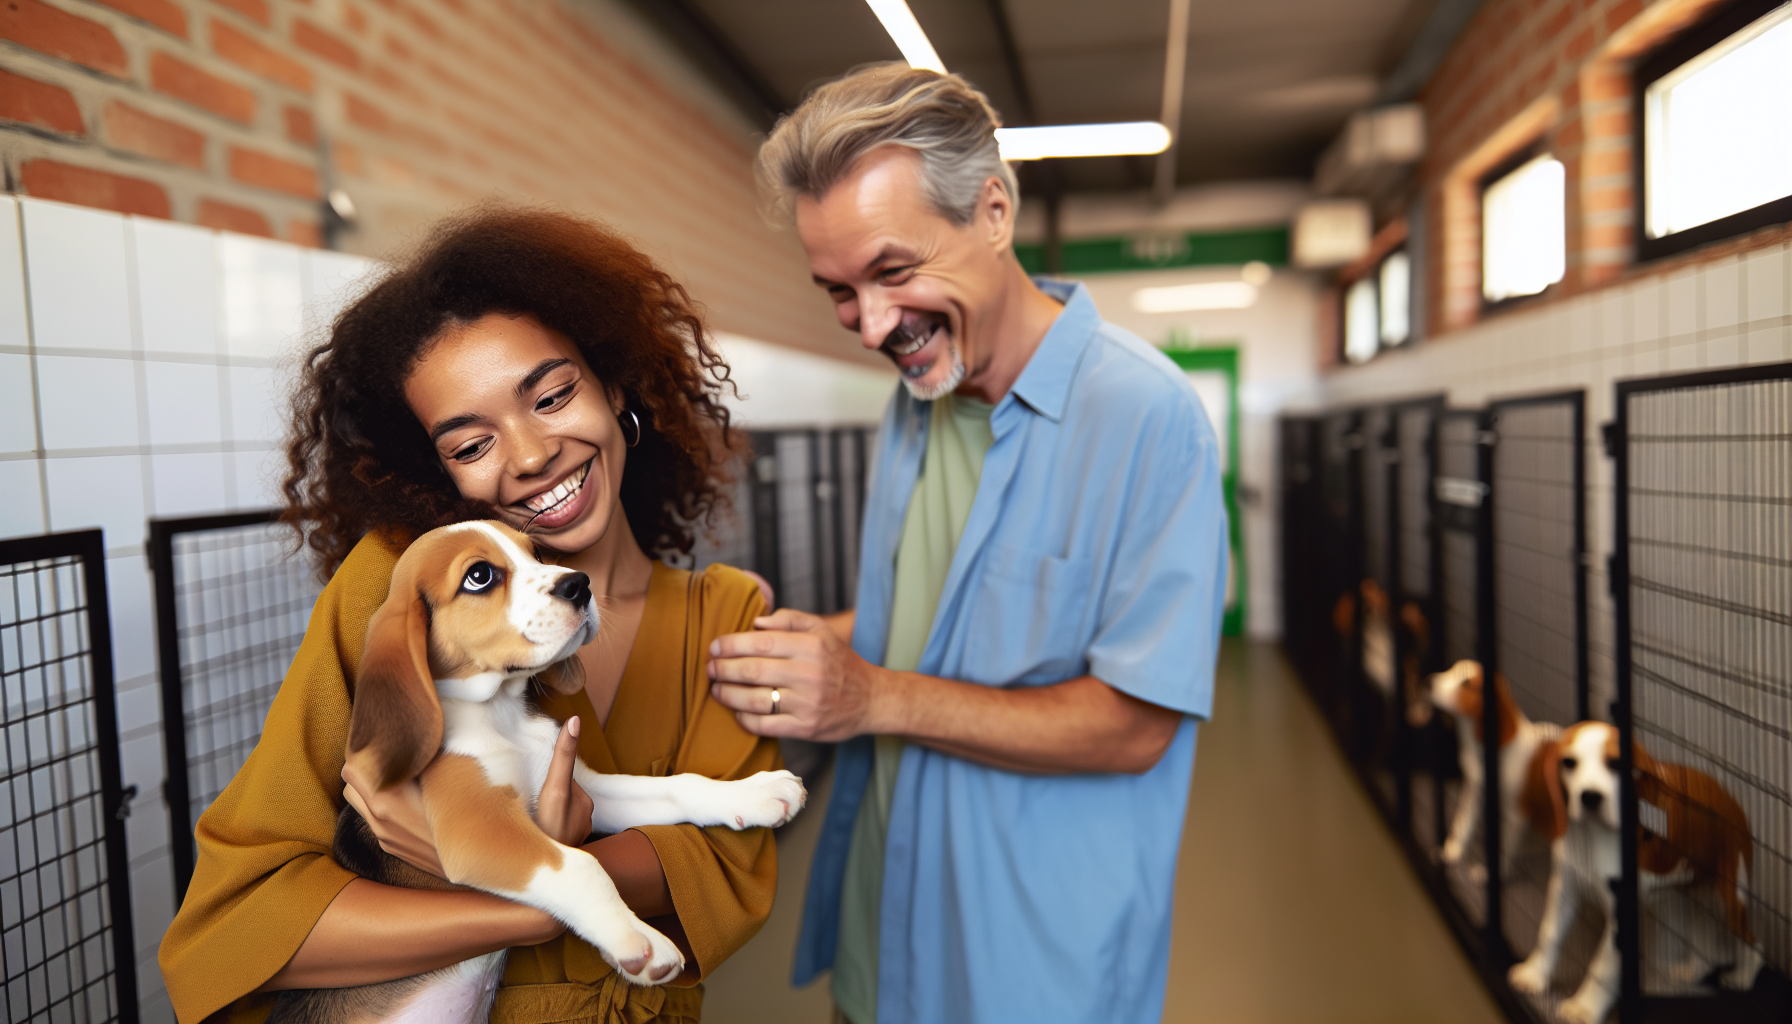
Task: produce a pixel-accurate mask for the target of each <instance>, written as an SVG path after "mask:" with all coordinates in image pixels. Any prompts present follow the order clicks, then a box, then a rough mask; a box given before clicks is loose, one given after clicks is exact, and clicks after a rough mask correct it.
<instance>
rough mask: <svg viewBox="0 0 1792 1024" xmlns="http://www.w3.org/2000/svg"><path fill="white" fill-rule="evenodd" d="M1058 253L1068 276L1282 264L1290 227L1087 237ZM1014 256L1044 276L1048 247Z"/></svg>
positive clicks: (1019, 248)
mask: <svg viewBox="0 0 1792 1024" xmlns="http://www.w3.org/2000/svg"><path fill="white" fill-rule="evenodd" d="M1060 249H1061V250H1062V252H1063V257H1064V260H1063V262H1064V265H1063V266H1062V267H1061V268H1059V272H1060V273H1064V274H1102V273H1113V272H1116V271H1123V270H1167V269H1171V268H1174V267H1212V266H1237V265H1239V264H1241V263H1250V262H1251V261H1253V260H1257V261H1260V262H1263V263H1268V264H1271V265H1272V266H1279V265H1283V264H1286V263H1287V262H1288V229H1287V228H1286V227H1274V228H1252V229H1249V230H1245V231H1212V232H1205V233H1193V232H1190V233H1185V234H1169V235H1137V236H1130V237H1115V238H1083V239H1077V240H1076V241H1072V242H1064V243H1062V244H1061V246H1060ZM1014 255H1015V256H1016V257H1018V258H1019V259H1020V265H1021V266H1022V267H1025V268H1026V270H1027V273H1029V274H1043V273H1045V272H1046V271H1045V246H1043V245H1016V246H1015V247H1014Z"/></svg>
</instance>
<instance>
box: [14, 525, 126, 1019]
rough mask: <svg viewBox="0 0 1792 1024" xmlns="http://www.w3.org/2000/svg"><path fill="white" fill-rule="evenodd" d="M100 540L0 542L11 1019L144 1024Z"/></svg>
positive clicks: (71, 536)
mask: <svg viewBox="0 0 1792 1024" xmlns="http://www.w3.org/2000/svg"><path fill="white" fill-rule="evenodd" d="M112 686H113V678H112V640H111V628H110V625H109V619H108V616H107V607H106V558H105V548H104V544H103V542H102V540H101V536H100V531H98V530H88V531H84V532H80V533H62V534H50V535H47V536H41V537H27V538H21V539H17V540H6V541H0V731H3V734H4V752H5V784H6V792H5V806H4V809H3V810H0V817H4V818H5V820H4V821H3V822H0V992H3V994H4V1001H5V1008H6V1015H7V1019H8V1020H9V1021H18V1022H21V1024H23V1022H32V1024H36V1022H40V1021H41V1022H46V1024H47V1022H51V1021H55V1022H61V1021H81V1022H87V1021H94V1022H98V1021H121V1022H127V1024H129V1022H134V1021H136V1020H137V974H136V956H135V951H134V950H133V948H132V946H133V943H134V939H133V937H132V932H131V899H130V890H129V885H130V861H129V858H128V856H127V854H126V851H125V836H124V826H123V823H122V819H123V817H124V815H125V814H126V812H127V810H128V808H127V804H126V799H127V797H126V794H125V793H124V790H123V788H122V786H121V784H120V778H119V764H118V720H117V711H116V707H115V705H114V695H113V690H112Z"/></svg>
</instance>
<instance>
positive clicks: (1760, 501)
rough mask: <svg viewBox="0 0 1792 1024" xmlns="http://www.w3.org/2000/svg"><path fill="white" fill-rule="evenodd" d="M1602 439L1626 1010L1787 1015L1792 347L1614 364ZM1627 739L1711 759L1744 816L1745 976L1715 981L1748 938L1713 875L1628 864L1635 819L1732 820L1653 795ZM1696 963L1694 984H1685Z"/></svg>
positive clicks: (1671, 1016)
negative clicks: (1656, 365)
mask: <svg viewBox="0 0 1792 1024" xmlns="http://www.w3.org/2000/svg"><path fill="white" fill-rule="evenodd" d="M1607 441H1608V454H1609V455H1610V456H1611V457H1612V459H1613V461H1614V493H1613V513H1614V518H1613V538H1614V546H1613V552H1612V560H1611V580H1612V595H1613V599H1614V619H1615V622H1614V625H1615V637H1614V639H1615V648H1616V649H1615V652H1614V653H1615V658H1616V665H1615V668H1616V680H1615V682H1616V690H1617V700H1616V703H1615V704H1614V705H1613V712H1614V717H1615V719H1616V724H1617V725H1618V728H1619V730H1620V736H1621V740H1620V761H1621V765H1620V769H1621V770H1620V779H1621V781H1622V783H1623V784H1624V786H1625V788H1624V791H1623V793H1622V800H1621V804H1620V807H1621V812H1622V829H1621V833H1620V834H1621V838H1622V842H1623V857H1622V866H1623V877H1622V879H1621V881H1620V884H1619V888H1618V930H1617V934H1618V945H1619V950H1620V956H1621V962H1622V965H1623V969H1622V975H1621V976H1622V989H1621V993H1620V1002H1619V1014H1620V1016H1621V1017H1622V1019H1623V1020H1624V1021H1625V1022H1626V1024H1632V1022H1640V1021H1656V1020H1676V1019H1706V1020H1725V1021H1733V1022H1738V1024H1741V1022H1744V1021H1754V1020H1762V1021H1766V1020H1773V1021H1785V1020H1788V1019H1792V996H1789V994H1788V993H1789V991H1792V984H1789V983H1788V981H1787V974H1788V973H1789V972H1792V859H1789V858H1792V794H1789V793H1788V787H1789V786H1792V557H1789V553H1792V364H1781V365H1776V366H1764V367H1749V368H1742V369H1736V370H1725V371H1717V372H1710V373H1700V374H1692V375H1682V376H1671V377H1661V378H1655V379H1649V380H1634V381H1621V382H1619V383H1618V385H1617V386H1616V401H1615V418H1614V422H1613V424H1612V425H1611V427H1610V433H1609V434H1608V436H1607ZM1633 742H1634V743H1636V744H1638V745H1640V748H1641V749H1642V750H1643V751H1644V752H1646V753H1647V754H1648V755H1650V756H1651V757H1652V758H1654V759H1655V760H1656V761H1659V762H1663V763H1667V764H1673V765H1681V766H1685V767H1688V768H1692V769H1696V770H1697V771H1699V772H1702V773H1704V774H1705V775H1706V776H1707V777H1709V778H1710V779H1712V780H1714V781H1715V782H1716V784H1717V785H1718V786H1719V787H1721V790H1722V792H1723V793H1727V794H1728V797H1729V798H1730V799H1731V800H1733V801H1734V802H1735V804H1736V806H1737V807H1739V808H1740V810H1741V811H1742V812H1743V813H1744V814H1745V815H1746V818H1747V821H1746V825H1747V836H1748V837H1747V840H1746V843H1747V845H1748V847H1750V848H1751V850H1752V863H1748V864H1746V865H1745V866H1746V871H1744V872H1739V874H1738V878H1737V882H1736V886H1737V891H1738V893H1739V897H1740V906H1741V907H1743V908H1744V909H1745V911H1746V925H1747V930H1748V931H1750V932H1752V934H1753V938H1754V943H1753V944H1754V947H1755V949H1756V950H1758V952H1759V954H1760V955H1761V956H1762V957H1763V958H1764V960H1765V965H1766V966H1765V967H1764V968H1763V969H1762V971H1761V972H1760V974H1759V975H1758V976H1757V978H1756V979H1755V981H1754V984H1753V986H1752V987H1751V988H1750V989H1749V990H1748V991H1746V992H1733V991H1724V990H1723V988H1722V980H1723V978H1722V976H1723V974H1724V972H1725V971H1726V962H1725V961H1724V960H1723V959H1722V956H1721V955H1720V954H1722V953H1724V952H1725V951H1726V947H1728V948H1727V953H1728V954H1729V956H1730V958H1731V960H1730V962H1735V961H1736V960H1740V959H1741V958H1742V956H1743V955H1744V954H1743V953H1742V951H1741V950H1739V949H1738V948H1737V947H1735V946H1734V945H1733V944H1731V940H1730V939H1729V936H1731V935H1733V934H1735V932H1734V931H1733V930H1732V928H1731V924H1732V923H1733V922H1732V920H1731V918H1729V917H1728V916H1727V915H1726V914H1725V913H1724V911H1723V907H1722V904H1721V902H1713V899H1712V897H1713V893H1712V891H1711V890H1713V889H1715V888H1717V887H1716V886H1712V887H1705V886H1702V885H1699V884H1697V881H1699V880H1695V884H1694V885H1692V886H1660V887H1654V886H1652V887H1651V889H1652V890H1653V892H1652V893H1650V894H1645V893H1644V891H1643V885H1642V881H1643V880H1642V872H1641V865H1640V863H1639V857H1640V854H1641V849H1640V847H1641V845H1642V842H1643V838H1644V833H1645V832H1647V833H1650V834H1654V835H1660V834H1662V833H1663V832H1666V831H1672V830H1673V828H1674V822H1675V821H1676V820H1679V821H1681V822H1684V824H1683V825H1681V827H1682V828H1685V829H1698V830H1700V832H1701V833H1702V834H1704V835H1707V836H1710V835H1713V834H1716V833H1719V832H1721V831H1723V830H1724V829H1725V825H1724V823H1725V822H1726V820H1728V821H1729V822H1730V825H1729V827H1730V828H1731V829H1734V828H1735V827H1736V824H1735V822H1734V820H1733V819H1726V818H1724V817H1723V816H1722V815H1721V813H1720V812H1719V811H1718V810H1717V809H1718V808H1719V807H1720V805H1721V804H1722V802H1723V801H1722V798H1721V797H1719V796H1717V795H1715V794H1712V793H1709V792H1699V791H1698V789H1697V787H1695V786H1692V785H1685V786H1682V787H1680V788H1678V789H1674V788H1664V789H1663V790H1662V791H1661V792H1659V793H1656V792H1652V793H1651V797H1652V799H1653V801H1654V802H1649V801H1646V800H1645V799H1644V798H1643V796H1642V793H1641V786H1640V785H1639V784H1638V782H1637V776H1636V774H1635V770H1636V768H1637V759H1636V758H1635V756H1634V751H1633V746H1632V743H1633ZM1675 804H1678V806H1674V805H1675ZM1730 835H1731V836H1732V838H1734V837H1735V836H1736V835H1737V833H1736V832H1735V831H1731V832H1730ZM1672 839H1673V837H1671V836H1670V841H1672ZM1718 884H1719V885H1722V884H1723V883H1722V880H1720V881H1719V883H1718ZM1645 895H1647V897H1648V898H1646V899H1645ZM1717 895H1719V896H1721V894H1717ZM1712 975H1716V976H1718V979H1719V982H1720V984H1719V986H1718V990H1717V991H1716V993H1715V994H1713V993H1712V992H1710V991H1709V986H1710V976H1712ZM1689 977H1690V978H1694V979H1697V980H1698V981H1699V982H1700V984H1701V985H1702V986H1703V987H1705V988H1706V989H1707V991H1705V992H1702V993H1691V994H1689V993H1686V992H1684V991H1683V989H1684V988H1685V982H1686V979H1687V978H1689Z"/></svg>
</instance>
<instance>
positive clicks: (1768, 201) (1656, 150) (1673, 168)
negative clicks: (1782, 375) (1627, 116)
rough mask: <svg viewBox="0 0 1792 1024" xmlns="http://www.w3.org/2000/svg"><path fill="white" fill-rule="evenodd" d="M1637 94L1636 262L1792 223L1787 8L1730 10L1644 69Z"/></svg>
mask: <svg viewBox="0 0 1792 1024" xmlns="http://www.w3.org/2000/svg"><path fill="white" fill-rule="evenodd" d="M1635 96H1636V105H1637V109H1636V117H1635V119H1634V123H1635V127H1634V128H1633V131H1634V133H1635V137H1634V141H1633V145H1634V147H1635V153H1636V155H1637V160H1636V164H1637V174H1638V177H1639V178H1640V180H1641V183H1642V187H1641V188H1639V189H1637V190H1636V203H1637V206H1636V224H1637V258H1638V259H1639V260H1649V259H1654V258H1656V257H1659V256H1665V255H1668V254H1670V253H1674V252H1679V251H1681V250H1683V249H1688V248H1691V247H1692V246H1696V245H1703V244H1705V243H1706V242H1712V241H1716V240H1718V239H1720V238H1728V237H1730V236H1733V235H1739V234H1743V233H1746V232H1749V231H1753V230H1756V229H1757V228H1761V227H1766V226H1768V225H1771V224H1780V223H1784V222H1786V221H1789V220H1792V104H1789V103H1788V102H1787V100H1788V99H1789V98H1792V3H1787V2H1786V0H1741V2H1738V3H1733V4H1730V5H1728V6H1726V7H1724V8H1723V9H1722V10H1720V11H1719V12H1718V13H1716V14H1715V15H1713V16H1712V17H1711V18H1709V19H1707V20H1706V21H1704V22H1702V23H1700V24H1699V25H1697V26H1695V27H1694V28H1692V29H1691V30H1690V31H1688V32H1686V33H1684V34H1682V35H1681V36H1680V37H1679V38H1677V39H1675V40H1674V41H1673V42H1671V43H1669V44H1668V45H1666V46H1664V47H1663V48H1661V49H1660V50H1658V51H1656V52H1655V53H1654V54H1653V55H1651V56H1650V57H1649V58H1647V59H1646V60H1644V61H1643V62H1642V63H1641V64H1640V65H1638V67H1637V70H1636V82H1635ZM1776 96H1777V97H1779V99H1778V100H1775V99H1772V97H1776Z"/></svg>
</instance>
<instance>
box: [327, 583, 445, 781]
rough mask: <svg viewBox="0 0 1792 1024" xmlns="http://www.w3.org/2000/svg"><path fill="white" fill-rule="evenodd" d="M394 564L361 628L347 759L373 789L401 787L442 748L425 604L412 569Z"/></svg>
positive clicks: (440, 716)
mask: <svg viewBox="0 0 1792 1024" xmlns="http://www.w3.org/2000/svg"><path fill="white" fill-rule="evenodd" d="M405 569H406V567H405V566H403V565H400V566H399V571H397V572H396V573H394V574H393V577H392V590H391V592H390V593H389V594H387V595H386V603H385V604H382V605H380V607H379V610H378V611H376V612H374V613H373V619H372V620H371V621H370V622H369V623H368V626H367V650H366V651H365V652H364V653H363V654H362V655H361V665H360V667H359V668H358V669H357V670H356V671H355V693H354V701H353V704H352V707H351V709H350V712H349V730H348V760H349V761H350V762H355V761H360V762H363V763H364V764H365V766H366V767H367V769H368V772H369V774H371V775H372V776H373V778H375V779H377V780H378V783H379V788H381V789H385V788H387V787H388V786H393V785H396V784H398V783H400V782H408V781H410V780H411V779H414V778H416V777H417V776H418V775H420V774H422V772H423V769H424V768H425V767H427V766H428V765H429V762H430V761H431V760H433V759H434V758H435V756H436V752H437V751H439V750H440V749H441V747H442V705H441V703H440V702H439V700H438V699H437V697H436V684H435V679H434V678H433V676H432V674H431V673H430V670H429V605H428V604H427V603H426V602H425V601H424V597H423V591H422V589H421V588H420V587H419V585H418V581H417V578H416V574H415V572H406V571H405Z"/></svg>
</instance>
